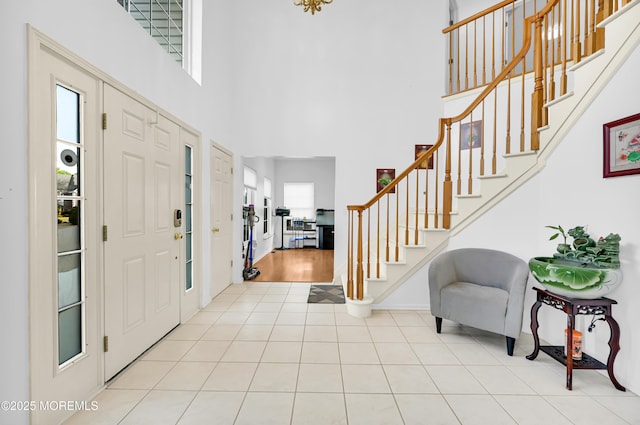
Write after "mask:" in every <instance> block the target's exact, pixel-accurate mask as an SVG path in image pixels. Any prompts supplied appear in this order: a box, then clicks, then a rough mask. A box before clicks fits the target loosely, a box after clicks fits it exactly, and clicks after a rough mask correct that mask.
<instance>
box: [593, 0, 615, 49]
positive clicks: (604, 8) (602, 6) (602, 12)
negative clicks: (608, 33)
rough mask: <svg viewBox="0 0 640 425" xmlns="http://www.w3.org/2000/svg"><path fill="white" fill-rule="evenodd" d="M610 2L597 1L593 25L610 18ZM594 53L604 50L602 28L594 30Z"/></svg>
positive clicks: (607, 0)
mask: <svg viewBox="0 0 640 425" xmlns="http://www.w3.org/2000/svg"><path fill="white" fill-rule="evenodd" d="M610 10H611V0H598V12H597V14H596V17H595V24H596V25H597V24H599V23H600V22H602V21H604V20H605V19H606V18H607V17H609V16H610V14H609V13H610ZM593 44H594V52H597V51H598V50H600V49H604V28H598V27H596V28H595V34H594V42H593Z"/></svg>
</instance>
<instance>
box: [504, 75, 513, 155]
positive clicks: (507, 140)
mask: <svg viewBox="0 0 640 425" xmlns="http://www.w3.org/2000/svg"><path fill="white" fill-rule="evenodd" d="M511 74H512V73H511V72H510V73H509V76H508V77H507V118H506V119H507V121H506V131H507V132H506V137H505V140H504V147H505V153H506V154H510V153H511V85H512V84H511Z"/></svg>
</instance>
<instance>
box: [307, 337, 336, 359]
mask: <svg viewBox="0 0 640 425" xmlns="http://www.w3.org/2000/svg"><path fill="white" fill-rule="evenodd" d="M300 361H301V363H333V364H339V363H340V354H339V351H338V343H337V342H309V341H305V342H304V343H303V344H302V356H301V358H300Z"/></svg>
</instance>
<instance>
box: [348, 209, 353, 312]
mask: <svg viewBox="0 0 640 425" xmlns="http://www.w3.org/2000/svg"><path fill="white" fill-rule="evenodd" d="M347 298H349V299H350V300H352V299H353V211H352V210H349V216H348V217H347Z"/></svg>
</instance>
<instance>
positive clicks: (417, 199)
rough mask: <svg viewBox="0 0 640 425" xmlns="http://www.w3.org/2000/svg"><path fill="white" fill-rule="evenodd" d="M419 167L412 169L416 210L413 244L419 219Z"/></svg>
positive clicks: (416, 241)
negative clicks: (414, 177)
mask: <svg viewBox="0 0 640 425" xmlns="http://www.w3.org/2000/svg"><path fill="white" fill-rule="evenodd" d="M419 169H420V167H418V168H416V169H415V170H413V171H414V172H415V173H416V191H415V192H416V207H415V210H416V212H415V214H414V215H415V225H414V230H413V233H414V236H413V244H414V245H418V223H419V221H418V220H419V217H418V216H419V215H420V214H418V212H419V208H418V205H419V202H420V201H419V194H418V193H419V192H420V173H419V171H418V170H419ZM408 181H409V180H408V179H407V184H408ZM425 192H426V189H425Z"/></svg>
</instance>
